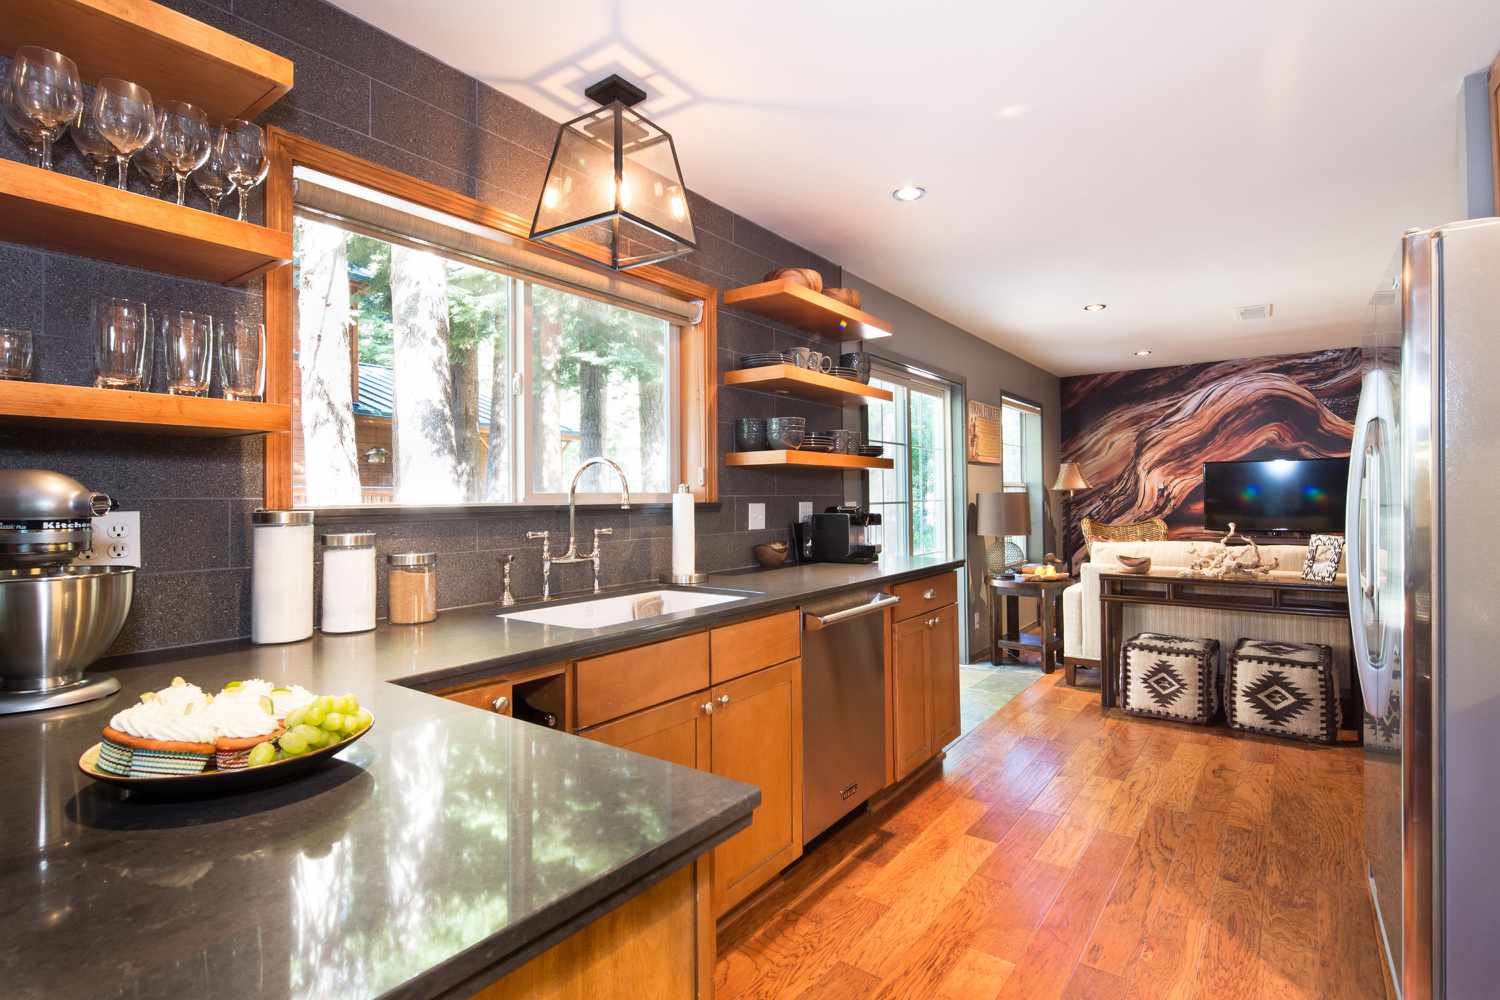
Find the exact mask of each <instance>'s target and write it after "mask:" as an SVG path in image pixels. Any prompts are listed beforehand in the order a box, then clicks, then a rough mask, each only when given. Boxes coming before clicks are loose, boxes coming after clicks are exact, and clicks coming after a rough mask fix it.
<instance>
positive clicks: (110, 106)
mask: <svg viewBox="0 0 1500 1000" xmlns="http://www.w3.org/2000/svg"><path fill="white" fill-rule="evenodd" d="M92 106H93V111H94V120H95V121H96V122H98V123H99V134H100V135H102V136H104V138H106V139H108V140H109V144H110V145H111V146H113V147H114V148H115V161H116V162H117V163H119V165H120V183H119V188H120V190H121V191H124V190H126V187H125V181H126V173H127V168H128V167H129V166H130V158H131V157H132V156H134V155H135V154H136V152H137V151H139V150H140V148H141V147H142V146H144V145H146V143H148V142H150V141H151V138H152V137H153V136H154V135H156V109H155V107H153V106H152V104H151V92H150V91H148V90H147V89H146V88H145V87H142V86H139V85H137V84H134V83H131V82H130V81H128V80H115V79H104V80H100V81H99V86H97V87H95V88H94V101H93V105H92Z"/></svg>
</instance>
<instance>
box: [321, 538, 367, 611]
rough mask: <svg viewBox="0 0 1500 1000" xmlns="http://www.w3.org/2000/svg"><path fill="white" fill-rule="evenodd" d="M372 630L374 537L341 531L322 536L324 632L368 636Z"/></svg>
mask: <svg viewBox="0 0 1500 1000" xmlns="http://www.w3.org/2000/svg"><path fill="white" fill-rule="evenodd" d="M374 627H375V533H374V532H373V531H341V532H330V533H328V534H326V535H324V536H323V621H322V628H323V631H324V632H328V633H342V632H368V631H369V630H370V629H372V628H374Z"/></svg>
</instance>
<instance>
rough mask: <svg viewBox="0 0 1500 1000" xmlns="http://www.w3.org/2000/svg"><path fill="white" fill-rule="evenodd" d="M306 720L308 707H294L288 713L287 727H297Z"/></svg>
mask: <svg viewBox="0 0 1500 1000" xmlns="http://www.w3.org/2000/svg"><path fill="white" fill-rule="evenodd" d="M305 721H307V709H305V708H294V709H292V710H291V711H290V712H288V713H287V716H286V727H287V728H288V729H295V728H297V727H298V726H300V725H302V723H303V722H305Z"/></svg>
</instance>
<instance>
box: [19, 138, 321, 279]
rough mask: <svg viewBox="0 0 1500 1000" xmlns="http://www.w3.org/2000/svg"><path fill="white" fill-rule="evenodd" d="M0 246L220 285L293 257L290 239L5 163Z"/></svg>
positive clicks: (287, 235) (106, 187)
mask: <svg viewBox="0 0 1500 1000" xmlns="http://www.w3.org/2000/svg"><path fill="white" fill-rule="evenodd" d="M0 242H6V243H24V244H26V245H28V246H34V247H43V248H45V249H47V250H57V251H61V252H62V253H70V254H74V255H76V256H79V257H94V258H97V259H99V260H108V261H113V262H115V263H116V264H129V265H131V266H132V267H144V268H149V269H150V270H153V271H164V272H166V273H168V274H175V275H180V276H182V277H185V278H198V279H200V280H203V281H216V282H219V283H221V284H240V283H243V282H245V281H248V280H249V279H250V278H253V277H254V276H256V275H257V274H260V273H261V272H263V271H265V270H267V269H269V268H272V267H276V266H277V265H280V264H284V263H286V262H287V261H289V260H291V258H292V234H291V233H281V232H277V231H276V230H274V229H267V228H266V227H265V226H256V225H252V224H251V223H248V222H238V221H236V220H234V219H230V218H227V217H225V216H222V215H214V214H212V213H211V212H204V211H200V210H198V209H196V208H189V207H187V206H185V205H178V204H175V203H173V202H169V201H163V200H162V199H160V198H151V197H148V196H146V195H143V194H136V193H135V192H133V191H121V190H119V189H118V188H115V187H112V186H110V185H107V184H96V183H95V182H93V181H89V180H84V179H82V178H80V177H70V176H68V175H67V174H60V173H57V172H55V171H52V170H42V169H41V168H39V167H33V166H31V165H30V164H27V163H18V162H17V161H15V160H6V159H0Z"/></svg>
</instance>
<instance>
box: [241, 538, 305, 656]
mask: <svg viewBox="0 0 1500 1000" xmlns="http://www.w3.org/2000/svg"><path fill="white" fill-rule="evenodd" d="M250 523H251V537H252V541H251V546H252V550H253V551H252V555H251V575H250V608H251V611H250V638H251V640H252V641H254V642H257V643H273V642H297V641H298V640H300V639H306V638H307V637H308V636H310V635H312V632H313V512H312V511H310V510H258V511H256V512H255V513H254V514H252V515H251V517H250Z"/></svg>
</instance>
